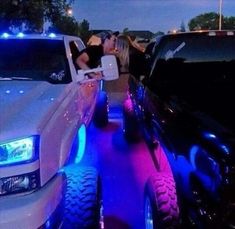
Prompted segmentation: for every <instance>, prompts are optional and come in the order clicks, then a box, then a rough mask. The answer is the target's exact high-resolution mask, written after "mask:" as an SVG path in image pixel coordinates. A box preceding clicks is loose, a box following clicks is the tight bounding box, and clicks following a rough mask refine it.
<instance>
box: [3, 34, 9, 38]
mask: <svg viewBox="0 0 235 229" xmlns="http://www.w3.org/2000/svg"><path fill="white" fill-rule="evenodd" d="M9 36H10V35H9V34H8V33H3V34H2V37H3V38H8V37H9Z"/></svg>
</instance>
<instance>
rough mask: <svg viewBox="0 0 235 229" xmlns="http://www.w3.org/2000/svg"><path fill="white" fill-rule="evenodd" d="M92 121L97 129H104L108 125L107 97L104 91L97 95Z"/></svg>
mask: <svg viewBox="0 0 235 229" xmlns="http://www.w3.org/2000/svg"><path fill="white" fill-rule="evenodd" d="M93 121H94V124H95V125H96V126H97V127H104V126H106V125H107V124H108V96H107V93H106V92H105V91H100V92H99V94H98V98H97V103H96V106H95V111H94V116H93Z"/></svg>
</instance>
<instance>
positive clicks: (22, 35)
mask: <svg viewBox="0 0 235 229" xmlns="http://www.w3.org/2000/svg"><path fill="white" fill-rule="evenodd" d="M24 36H25V35H24V34H23V33H21V32H20V33H18V34H17V35H16V37H20V38H22V37H24Z"/></svg>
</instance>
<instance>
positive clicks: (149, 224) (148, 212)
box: [144, 197, 153, 229]
mask: <svg viewBox="0 0 235 229" xmlns="http://www.w3.org/2000/svg"><path fill="white" fill-rule="evenodd" d="M144 219H145V228H146V229H153V212H152V207H151V203H150V200H149V198H148V197H147V198H146V200H145V208H144Z"/></svg>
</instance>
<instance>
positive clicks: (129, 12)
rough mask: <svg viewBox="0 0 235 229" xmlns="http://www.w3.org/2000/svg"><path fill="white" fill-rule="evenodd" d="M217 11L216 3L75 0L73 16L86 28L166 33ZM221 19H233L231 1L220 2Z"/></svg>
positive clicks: (197, 0) (212, 0)
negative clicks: (204, 14)
mask: <svg viewBox="0 0 235 229" xmlns="http://www.w3.org/2000/svg"><path fill="white" fill-rule="evenodd" d="M208 12H219V0H75V3H74V5H73V15H74V16H75V17H76V19H77V20H78V21H79V22H81V21H82V20H83V19H86V20H87V21H88V22H89V23H90V29H111V30H119V31H123V29H124V28H128V29H129V30H150V31H152V32H157V31H163V32H167V31H169V30H172V29H177V28H179V27H180V25H181V23H182V22H183V23H184V24H185V26H186V29H187V24H188V22H189V20H190V19H192V18H193V17H195V16H198V15H199V14H203V13H208ZM222 13H223V15H224V16H235V0H223V7H222Z"/></svg>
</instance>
